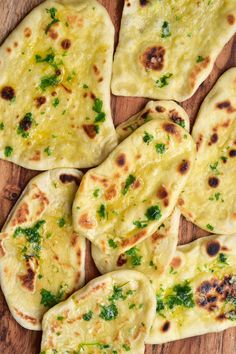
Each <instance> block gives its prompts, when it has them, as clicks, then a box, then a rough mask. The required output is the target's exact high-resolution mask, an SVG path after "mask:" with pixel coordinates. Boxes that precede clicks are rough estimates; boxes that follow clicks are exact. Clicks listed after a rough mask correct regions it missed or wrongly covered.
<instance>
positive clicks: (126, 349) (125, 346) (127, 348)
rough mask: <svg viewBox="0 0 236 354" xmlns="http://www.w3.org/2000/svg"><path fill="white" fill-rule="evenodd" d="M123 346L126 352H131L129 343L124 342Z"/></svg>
mask: <svg viewBox="0 0 236 354" xmlns="http://www.w3.org/2000/svg"><path fill="white" fill-rule="evenodd" d="M122 347H123V348H124V350H125V351H126V352H129V351H130V346H129V345H127V344H123V345H122Z"/></svg>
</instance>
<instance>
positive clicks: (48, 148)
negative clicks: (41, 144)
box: [43, 146, 52, 156]
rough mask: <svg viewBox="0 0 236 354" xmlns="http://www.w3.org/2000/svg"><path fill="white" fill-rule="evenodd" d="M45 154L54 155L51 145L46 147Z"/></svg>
mask: <svg viewBox="0 0 236 354" xmlns="http://www.w3.org/2000/svg"><path fill="white" fill-rule="evenodd" d="M43 151H44V152H45V154H47V155H48V156H51V155H52V150H51V149H50V147H49V146H48V147H46V148H45V149H44V150H43Z"/></svg>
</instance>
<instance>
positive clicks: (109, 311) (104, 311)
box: [99, 303, 118, 321]
mask: <svg viewBox="0 0 236 354" xmlns="http://www.w3.org/2000/svg"><path fill="white" fill-rule="evenodd" d="M117 316H118V309H117V307H116V305H115V304H114V303H112V304H110V305H108V306H101V312H100V315H99V317H101V318H102V319H104V320H105V321H111V320H114V319H115V318H116V317H117Z"/></svg>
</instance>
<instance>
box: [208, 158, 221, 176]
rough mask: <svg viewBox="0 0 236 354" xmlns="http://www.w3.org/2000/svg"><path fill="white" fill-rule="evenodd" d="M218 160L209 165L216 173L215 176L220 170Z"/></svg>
mask: <svg viewBox="0 0 236 354" xmlns="http://www.w3.org/2000/svg"><path fill="white" fill-rule="evenodd" d="M218 164H219V162H218V161H216V162H214V163H213V164H212V165H210V169H211V170H212V171H213V172H214V173H215V174H216V176H218V175H220V171H219V170H218Z"/></svg>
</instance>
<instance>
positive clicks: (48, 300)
mask: <svg viewBox="0 0 236 354" xmlns="http://www.w3.org/2000/svg"><path fill="white" fill-rule="evenodd" d="M40 294H41V302H40V303H41V304H42V305H44V306H45V307H53V306H55V305H56V304H58V303H59V302H60V301H61V300H62V299H63V296H64V291H62V287H60V289H59V290H58V292H57V293H56V294H52V293H51V292H50V291H48V290H46V289H44V288H43V289H41V292H40Z"/></svg>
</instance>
